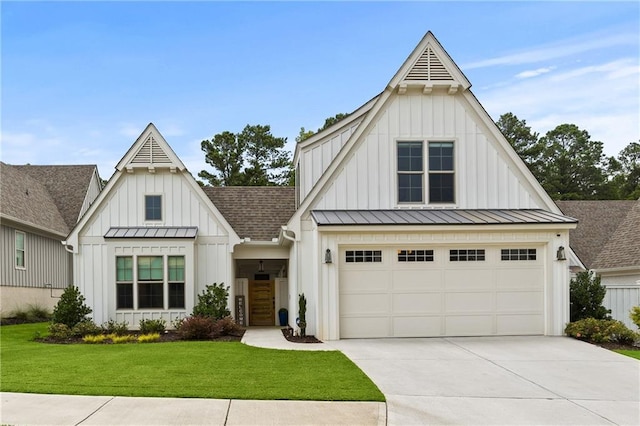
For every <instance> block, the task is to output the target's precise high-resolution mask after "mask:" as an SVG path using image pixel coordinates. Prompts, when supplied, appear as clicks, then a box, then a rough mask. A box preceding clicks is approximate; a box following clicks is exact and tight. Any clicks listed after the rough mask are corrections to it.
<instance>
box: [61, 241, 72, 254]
mask: <svg viewBox="0 0 640 426" xmlns="http://www.w3.org/2000/svg"><path fill="white" fill-rule="evenodd" d="M60 243H62V245H63V246H64V249H65V250H66V251H67V252H69V253H71V254H73V249H69V247H73V246H69V244H67V240H64V241H60Z"/></svg>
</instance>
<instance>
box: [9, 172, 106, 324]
mask: <svg viewBox="0 0 640 426" xmlns="http://www.w3.org/2000/svg"><path fill="white" fill-rule="evenodd" d="M0 185H1V192H0V233H1V235H0V238H1V241H2V256H1V262H2V263H1V264H2V269H1V272H0V279H1V281H0V285H1V292H0V312H1V313H2V315H3V316H5V315H9V314H11V312H12V311H14V310H16V309H23V310H24V309H27V308H28V306H29V305H30V304H31V305H37V306H41V307H46V308H48V309H49V310H51V309H52V308H53V306H54V305H55V304H56V303H57V301H58V299H57V298H58V297H60V293H61V290H62V289H64V288H65V287H67V286H68V285H70V284H71V283H72V282H73V278H72V257H71V254H70V253H69V252H68V251H67V250H66V249H65V247H64V246H63V244H62V241H64V240H65V239H66V237H67V235H68V234H69V232H70V231H71V229H72V228H73V227H74V226H75V224H76V222H77V221H78V219H79V218H80V216H82V214H83V213H84V212H85V211H86V210H87V209H88V208H89V206H90V204H91V202H92V201H93V200H94V199H95V198H96V197H97V196H98V193H99V192H100V189H101V181H100V177H99V176H98V169H97V168H96V166H93V165H91V166H29V165H27V166H14V165H9V164H5V163H0Z"/></svg>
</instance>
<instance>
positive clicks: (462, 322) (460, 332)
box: [445, 315, 495, 336]
mask: <svg viewBox="0 0 640 426" xmlns="http://www.w3.org/2000/svg"><path fill="white" fill-rule="evenodd" d="M493 324H494V316H493V315H461V316H447V317H446V318H445V335H447V336H488V335H491V334H495V333H494V331H493Z"/></svg>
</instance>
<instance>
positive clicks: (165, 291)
mask: <svg viewBox="0 0 640 426" xmlns="http://www.w3.org/2000/svg"><path fill="white" fill-rule="evenodd" d="M118 257H130V258H132V262H133V282H132V288H133V308H118V304H117V297H118V294H117V286H118V284H119V283H124V282H121V281H118V280H117V258H118ZM140 257H162V262H163V264H162V268H163V272H162V273H163V276H162V308H140V307H139V304H140V301H139V293H138V291H139V288H138V285H139V284H140V282H142V283H149V282H152V281H153V280H152V281H149V280H144V281H141V280H140V279H139V277H138V258H140ZM170 257H182V258H184V280H183V281H170V280H169V258H170ZM113 260H114V271H116V276H115V280H114V281H113V284H114V289H115V298H116V304H115V310H116V312H131V311H136V312H150V311H169V312H172V311H184V310H185V309H187V306H186V305H187V304H188V303H187V300H188V297H187V291H188V286H187V277H188V275H187V255H186V254H160V255H158V254H152V253H140V254H123V255H120V254H118V255H116V256H115V257H114V258H113ZM178 282H179V283H182V284H184V292H185V294H184V301H185V306H184V307H183V308H169V284H170V283H178Z"/></svg>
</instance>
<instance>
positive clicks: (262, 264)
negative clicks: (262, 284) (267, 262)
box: [258, 260, 264, 272]
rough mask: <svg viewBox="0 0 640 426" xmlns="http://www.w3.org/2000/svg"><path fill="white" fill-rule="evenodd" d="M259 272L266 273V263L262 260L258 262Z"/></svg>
mask: <svg viewBox="0 0 640 426" xmlns="http://www.w3.org/2000/svg"><path fill="white" fill-rule="evenodd" d="M258 272H264V262H263V261H262V260H261V261H260V262H258Z"/></svg>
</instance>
